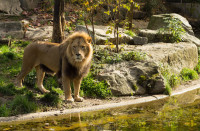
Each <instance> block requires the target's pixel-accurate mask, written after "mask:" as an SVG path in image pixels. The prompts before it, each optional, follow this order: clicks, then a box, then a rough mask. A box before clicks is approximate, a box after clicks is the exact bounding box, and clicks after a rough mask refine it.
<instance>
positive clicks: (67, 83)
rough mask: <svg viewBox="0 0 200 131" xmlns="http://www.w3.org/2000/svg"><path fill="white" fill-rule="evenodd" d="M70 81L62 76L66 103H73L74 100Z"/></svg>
mask: <svg viewBox="0 0 200 131" xmlns="http://www.w3.org/2000/svg"><path fill="white" fill-rule="evenodd" d="M70 82H71V81H70V79H69V78H68V77H66V76H64V75H63V76H62V83H63V90H64V93H65V101H66V102H73V101H74V99H73V97H72V94H71V86H70Z"/></svg>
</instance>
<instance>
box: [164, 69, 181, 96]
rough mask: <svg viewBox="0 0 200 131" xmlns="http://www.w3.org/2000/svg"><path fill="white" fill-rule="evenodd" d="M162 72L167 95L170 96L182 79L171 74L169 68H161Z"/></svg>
mask: <svg viewBox="0 0 200 131" xmlns="http://www.w3.org/2000/svg"><path fill="white" fill-rule="evenodd" d="M160 71H161V74H162V76H163V77H164V81H165V94H168V95H170V94H171V91H172V88H174V87H176V86H178V85H179V84H180V83H181V78H180V77H179V76H178V75H175V74H171V73H170V71H169V67H168V66H160Z"/></svg>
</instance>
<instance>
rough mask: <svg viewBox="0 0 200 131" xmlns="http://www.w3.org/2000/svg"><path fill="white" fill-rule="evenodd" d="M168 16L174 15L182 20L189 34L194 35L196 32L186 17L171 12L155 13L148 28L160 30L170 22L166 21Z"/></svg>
mask: <svg viewBox="0 0 200 131" xmlns="http://www.w3.org/2000/svg"><path fill="white" fill-rule="evenodd" d="M166 17H173V18H175V19H178V20H180V21H181V22H182V26H183V28H184V29H185V31H186V32H188V34H190V35H193V36H194V32H193V30H192V26H191V25H190V24H189V22H188V21H187V19H186V18H184V17H183V16H181V15H179V14H175V13H171V14H160V15H153V16H151V19H150V21H149V24H148V27H147V29H151V30H158V29H160V28H163V27H166V26H167V25H168V24H169V23H167V22H165V18H166Z"/></svg>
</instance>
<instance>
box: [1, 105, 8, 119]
mask: <svg viewBox="0 0 200 131" xmlns="http://www.w3.org/2000/svg"><path fill="white" fill-rule="evenodd" d="M9 115H10V109H9V108H7V106H6V105H5V104H3V105H1V106H0V117H7V116H9Z"/></svg>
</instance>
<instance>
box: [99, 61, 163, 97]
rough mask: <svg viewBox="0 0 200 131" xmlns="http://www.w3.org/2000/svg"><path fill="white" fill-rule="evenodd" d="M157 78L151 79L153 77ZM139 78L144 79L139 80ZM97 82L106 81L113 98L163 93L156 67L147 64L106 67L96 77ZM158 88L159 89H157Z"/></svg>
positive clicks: (128, 63)
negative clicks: (142, 77)
mask: <svg viewBox="0 0 200 131" xmlns="http://www.w3.org/2000/svg"><path fill="white" fill-rule="evenodd" d="M156 74H157V75H158V78H155V79H154V78H153V79H152V76H153V75H156ZM141 76H144V77H145V78H144V79H142V80H141ZM97 78H98V79H99V80H106V81H107V82H108V84H109V85H110V89H111V92H112V94H113V95H115V96H124V95H133V94H146V93H151V94H158V93H163V92H164V91H165V85H164V82H163V84H157V83H161V82H162V81H164V80H163V78H162V77H161V76H160V77H159V71H158V66H157V65H156V64H154V63H149V62H133V61H131V62H123V63H119V64H113V65H107V66H106V67H105V68H104V69H103V70H101V72H100V74H99V75H98V76H97ZM157 88H159V89H157Z"/></svg>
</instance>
